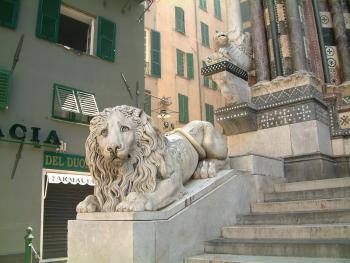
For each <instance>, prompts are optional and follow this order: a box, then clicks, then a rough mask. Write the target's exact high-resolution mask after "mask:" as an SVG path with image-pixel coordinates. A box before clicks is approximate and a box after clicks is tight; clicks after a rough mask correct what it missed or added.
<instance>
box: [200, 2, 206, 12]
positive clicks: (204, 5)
mask: <svg viewBox="0 0 350 263" xmlns="http://www.w3.org/2000/svg"><path fill="white" fill-rule="evenodd" d="M199 8H200V9H202V10H204V11H207V0H199Z"/></svg>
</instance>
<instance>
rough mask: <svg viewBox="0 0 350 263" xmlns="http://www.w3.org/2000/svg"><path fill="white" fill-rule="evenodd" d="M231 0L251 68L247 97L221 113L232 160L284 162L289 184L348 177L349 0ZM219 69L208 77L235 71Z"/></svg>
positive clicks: (210, 71) (210, 68)
mask: <svg viewBox="0 0 350 263" xmlns="http://www.w3.org/2000/svg"><path fill="white" fill-rule="evenodd" d="M232 2H235V3H236V5H235V8H236V9H235V11H236V12H240V13H241V17H242V20H241V21H236V24H235V27H236V28H237V30H236V31H238V32H244V31H249V32H250V35H251V47H252V50H253V59H252V62H253V63H252V68H251V69H250V71H249V72H248V73H249V87H248V86H247V89H249V91H250V92H251V96H250V98H249V100H244V99H241V100H240V101H239V102H237V103H235V104H234V105H226V106H225V107H222V108H219V109H218V110H217V111H216V120H217V122H218V123H219V124H221V125H222V126H223V128H224V132H225V133H226V134H227V135H229V137H228V142H229V152H230V155H231V156H237V155H244V154H248V153H255V154H261V155H265V156H271V157H278V158H284V164H285V173H286V178H287V180H288V181H290V182H291V181H297V180H299V181H300V180H314V179H322V178H334V177H346V176H349V174H350V171H349V156H350V152H349V139H348V135H349V133H350V130H349V129H350V125H349V123H350V122H349V118H350V106H349V92H350V80H349V66H350V54H349V46H350V37H349V33H350V27H349V10H350V9H349V8H350V6H349V1H345V0H328V1H326V0H325V1H312V0H304V1H285V0H263V1H256V0H251V1H250V0H248V1H246V0H241V1H238V0H236V1H232ZM237 4H239V5H237ZM237 6H238V7H237ZM239 44H240V43H237V44H236V45H238V46H239ZM244 45H248V44H247V43H244ZM220 63H221V62H220ZM220 63H217V64H220ZM217 64H216V65H209V66H207V67H204V68H203V69H202V72H203V74H205V75H206V76H210V75H215V74H218V72H217V70H216V69H217V68H218V67H219V66H222V67H220V68H221V69H222V70H223V71H225V70H226V71H227V72H229V70H230V69H229V68H226V69H225V67H224V66H223V65H217ZM219 73H220V72H219ZM229 73H230V74H231V73H232V75H235V77H239V74H237V72H229ZM246 73H247V72H246ZM271 138H273V141H271Z"/></svg>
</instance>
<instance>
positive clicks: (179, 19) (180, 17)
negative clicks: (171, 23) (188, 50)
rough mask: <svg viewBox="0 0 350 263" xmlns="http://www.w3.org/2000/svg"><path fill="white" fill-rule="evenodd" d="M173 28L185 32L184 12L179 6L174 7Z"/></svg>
mask: <svg viewBox="0 0 350 263" xmlns="http://www.w3.org/2000/svg"><path fill="white" fill-rule="evenodd" d="M175 30H176V31H178V32H181V33H185V13H184V10H183V9H182V8H181V7H178V6H176V7H175Z"/></svg>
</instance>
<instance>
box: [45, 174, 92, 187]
mask: <svg viewBox="0 0 350 263" xmlns="http://www.w3.org/2000/svg"><path fill="white" fill-rule="evenodd" d="M46 175H47V177H48V181H49V183H50V184H60V183H62V184H80V185H91V186H93V185H95V184H94V182H93V180H92V177H91V176H90V175H77V174H63V173H62V174H61V173H47V174H46Z"/></svg>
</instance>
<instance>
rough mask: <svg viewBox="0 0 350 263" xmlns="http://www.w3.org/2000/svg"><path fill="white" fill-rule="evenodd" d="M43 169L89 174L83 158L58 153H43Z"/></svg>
mask: <svg viewBox="0 0 350 263" xmlns="http://www.w3.org/2000/svg"><path fill="white" fill-rule="evenodd" d="M44 168H47V169H55V170H66V171H77V172H89V168H88V167H87V165H86V162H85V156H81V155H76V154H66V153H58V152H48V151H45V152H44Z"/></svg>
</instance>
